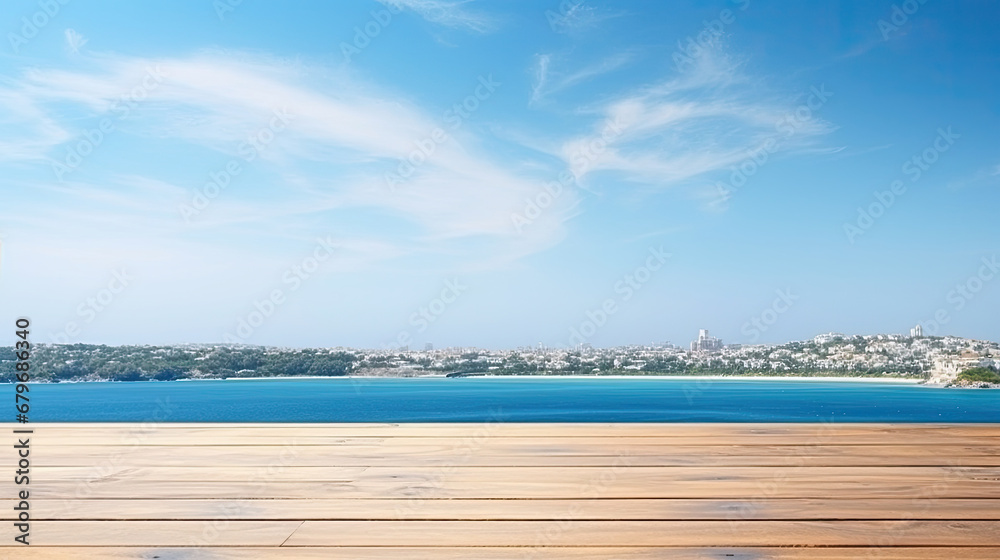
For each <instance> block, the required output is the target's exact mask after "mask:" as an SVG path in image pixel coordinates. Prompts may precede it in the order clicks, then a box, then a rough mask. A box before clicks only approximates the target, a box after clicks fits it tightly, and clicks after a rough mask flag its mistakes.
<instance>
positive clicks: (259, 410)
mask: <svg viewBox="0 0 1000 560" xmlns="http://www.w3.org/2000/svg"><path fill="white" fill-rule="evenodd" d="M11 400H13V399H11ZM30 419H31V421H32V422H153V421H156V422H481V421H507V422H820V421H837V422H997V421H1000V391H998V390H987V389H969V390H960V389H941V388H932V387H924V386H919V385H908V384H898V383H883V382H870V381H866V382H851V381H812V380H809V381H772V380H695V379H664V378H627V379H611V378H608V379H558V378H537V379H530V378H528V379H525V378H448V379H445V378H433V379H431V378H417V379H347V378H335V379H260V380H225V381H172V382H138V383H62V384H38V385H32V386H31V415H30Z"/></svg>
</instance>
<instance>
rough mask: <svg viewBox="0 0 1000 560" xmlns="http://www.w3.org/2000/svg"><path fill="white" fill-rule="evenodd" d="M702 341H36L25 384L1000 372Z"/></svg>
mask: <svg viewBox="0 0 1000 560" xmlns="http://www.w3.org/2000/svg"><path fill="white" fill-rule="evenodd" d="M699 336H701V335H699ZM701 338H704V340H701ZM701 338H700V339H699V343H698V348H692V349H685V348H681V347H678V346H675V345H671V344H669V343H663V344H650V345H634V346H621V347H614V348H592V347H589V346H584V345H580V347H579V348H546V347H544V346H539V347H537V348H528V347H523V348H517V349H510V350H484V349H478V348H444V349H437V350H435V349H433V348H432V347H430V346H429V345H428V347H427V348H425V349H424V350H409V349H407V348H395V349H392V348H387V349H378V350H373V349H355V348H345V347H333V348H329V347H327V348H276V347H266V346H251V345H243V344H181V345H166V346H149V345H132V346H107V345H95V344H39V345H36V346H34V347H33V348H32V362H31V372H32V373H31V381H32V382H35V383H46V382H49V383H80V382H84V383H85V382H105V381H112V382H138V381H180V380H207V379H220V380H221V379H337V378H348V379H354V380H364V379H373V378H443V377H456V378H457V377H489V378H491V379H500V378H511V379H530V378H536V379H546V378H561V379H591V378H593V379H638V378H648V379H678V380H784V381H867V382H883V383H903V384H920V383H925V384H927V385H928V386H949V387H960V388H994V387H996V386H997V385H998V380H1000V373H998V370H1000V345H998V344H997V343H995V342H990V341H978V340H972V339H964V338H960V337H925V336H904V335H865V336H861V335H854V336H846V335H839V334H836V333H830V334H826V335H820V336H817V337H815V338H814V339H812V340H807V341H798V342H789V343H785V344H780V345H740V344H732V345H724V344H722V343H721V341H718V340H717V339H713V338H709V337H707V336H705V337H701ZM701 346H705V348H704V349H702V348H701ZM16 361H17V358H16V353H15V352H14V349H13V348H12V347H0V383H4V382H13V381H14V380H15V379H17V377H18V372H17V371H16V369H15V363H16ZM969 371H974V372H976V373H975V375H974V376H973V377H963V376H966V374H967V373H968V372H969Z"/></svg>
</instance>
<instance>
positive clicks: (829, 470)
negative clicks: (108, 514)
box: [33, 456, 1000, 487]
mask: <svg viewBox="0 0 1000 560" xmlns="http://www.w3.org/2000/svg"><path fill="white" fill-rule="evenodd" d="M220 467H223V465H216V466H207V467H188V466H174V467H133V466H115V467H110V468H108V469H105V470H103V471H102V472H100V473H95V471H94V470H93V469H92V468H88V467H45V466H42V467H35V469H34V470H33V472H34V474H35V483H36V484H41V485H44V484H49V483H51V482H55V481H81V480H82V481H91V480H101V479H105V478H108V479H120V480H124V479H127V480H128V481H129V483H147V482H163V481H193V482H227V481H234V480H236V481H253V480H262V481H264V480H266V481H268V482H278V481H294V482H355V483H358V484H363V483H366V482H372V483H377V482H380V481H385V480H390V479H391V480H394V481H412V482H415V483H423V482H428V481H434V482H440V483H451V482H460V481H471V482H475V481H480V480H482V481H497V480H525V481H531V482H532V483H538V484H547V483H557V482H558V483H576V484H590V483H593V482H594V481H598V480H603V479H607V483H608V484H612V483H617V482H622V483H625V484H629V483H632V482H633V481H634V482H635V483H646V484H671V483H685V482H691V483H712V482H715V481H726V480H743V481H761V482H765V483H782V482H788V481H798V480H802V481H824V480H825V481H830V482H845V481H852V480H867V481H873V482H877V481H879V480H891V481H894V482H905V483H912V484H935V483H947V484H951V483H954V482H958V481H970V482H972V481H974V482H979V483H982V485H983V486H998V487H1000V467H966V466H961V467H957V466H955V467H953V466H934V467H812V468H808V469H806V468H802V467H799V466H793V467H703V466H696V467H692V466H676V467H637V466H632V465H631V464H630V463H629V458H628V457H627V456H622V457H620V458H619V461H618V463H617V464H616V465H614V466H611V467H583V466H562V467H537V466H517V467H468V466H463V465H461V464H459V463H458V462H456V463H454V464H452V465H446V466H441V467H410V466H408V467H326V466H323V467H295V466H286V465H283V464H280V463H276V464H275V465H273V466H272V467H271V468H267V467H245V466H229V465H226V466H225V468H220Z"/></svg>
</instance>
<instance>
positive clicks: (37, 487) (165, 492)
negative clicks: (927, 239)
mask: <svg viewBox="0 0 1000 560" xmlns="http://www.w3.org/2000/svg"><path fill="white" fill-rule="evenodd" d="M0 489H2V492H3V494H0V495H12V493H13V492H14V491H15V487H14V486H13V485H12V483H4V484H3V485H2V486H0ZM31 495H32V496H34V497H35V498H36V499H89V498H134V497H139V496H141V497H144V498H150V499H197V498H212V499H233V498H283V499H307V498H327V499H330V498H397V499H402V498H411V499H416V498H419V499H455V498H480V499H522V498H536V499H542V498H551V499H558V498H588V497H595V496H597V497H601V498H715V499H737V500H755V499H764V498H825V497H829V496H838V497H842V498H845V499H855V498H857V499H864V498H869V499H877V498H878V499H881V498H907V497H920V498H918V499H931V498H932V497H933V498H990V499H997V498H1000V484H998V483H997V482H992V481H970V480H960V481H954V482H943V481H941V480H937V481H933V480H927V481H923V482H919V483H918V482H914V481H912V480H911V481H904V482H900V481H897V480H895V479H893V477H891V476H888V477H886V478H885V479H882V480H868V479H849V480H844V481H829V480H793V481H785V482H780V483H773V484H771V483H769V482H768V481H760V480H752V479H751V480H715V481H711V482H701V483H695V482H685V481H673V482H670V481H667V482H664V481H659V482H658V479H657V478H656V477H644V478H638V477H628V478H626V477H620V478H618V479H616V480H614V481H611V482H609V483H607V484H601V483H599V482H593V483H592V482H591V481H587V482H585V483H581V482H579V481H555V482H552V481H545V482H537V481H533V480H530V479H525V478H520V477H515V478H514V479H511V480H459V481H447V482H446V483H442V482H437V481H434V480H397V481H393V480H388V481H375V482H357V481H353V482H287V481H266V480H258V481H230V482H189V481H184V482H181V481H164V482H151V483H136V482H134V481H130V480H128V479H122V480H112V479H102V480H96V481H47V482H45V483H44V484H33V485H32V489H31Z"/></svg>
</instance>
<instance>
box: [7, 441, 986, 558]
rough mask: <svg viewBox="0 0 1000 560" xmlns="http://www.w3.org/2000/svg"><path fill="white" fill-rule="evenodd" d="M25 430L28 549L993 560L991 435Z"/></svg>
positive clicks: (111, 554) (100, 553) (102, 554)
mask: <svg viewBox="0 0 1000 560" xmlns="http://www.w3.org/2000/svg"><path fill="white" fill-rule="evenodd" d="M8 426H10V425H8ZM11 427H12V426H11ZM17 427H18V428H20V427H22V426H17ZM32 428H35V429H37V430H38V431H37V432H36V433H35V434H32V436H31V437H32V455H31V457H32V486H31V491H32V499H33V502H32V514H33V523H32V539H33V542H34V544H35V545H36V547H32V548H31V551H32V553H33V554H45V553H47V552H49V551H51V552H53V553H54V554H58V553H73V554H72V555H70V556H66V557H72V558H86V556H80V555H79V554H75V553H76V552H78V550H77V549H75V548H72V547H74V546H84V545H85V546H87V547H93V548H87V549H86V551H84V552H85V553H90V552H94V553H96V554H97V556H95V557H99V558H111V559H124V558H130V557H135V558H143V560H148V559H149V558H152V557H155V556H159V557H162V558H169V556H164V555H163V554H164V551H166V554H176V555H178V556H179V557H189V556H191V555H192V554H200V552H195V551H208V550H211V551H212V554H213V558H217V559H226V558H240V556H238V555H239V554H245V553H246V554H245V555H244V557H245V558H265V559H266V558H309V557H310V556H309V555H311V554H315V557H317V558H334V559H336V558H352V559H353V558H359V559H364V558H371V559H372V560H375V559H381V558H400V557H415V558H424V557H427V558H437V557H442V558H448V557H449V555H450V557H451V558H455V559H457V558H483V559H485V558H494V559H497V558H505V557H511V558H513V557H515V556H516V557H518V558H535V557H537V558H546V557H550V558H561V557H564V558H637V559H638V558H683V557H685V556H684V555H685V554H687V555H689V556H690V557H692V558H713V559H719V558H741V557H742V558H745V559H750V558H753V559H754V560H761V559H766V558H790V559H792V558H828V559H833V558H845V559H846V558H852V559H853V558H858V557H859V556H863V555H864V554H865V553H868V554H875V555H877V556H879V557H883V558H897V559H898V558H914V559H916V558H940V557H947V558H956V559H960V558H996V557H1000V556H997V554H996V552H997V549H998V548H1000V536H998V535H1000V531H997V529H1000V519H998V518H1000V507H998V506H1000V425H997V424H989V425H920V424H917V425H887V424H838V425H817V424H796V425H786V424H725V425H720V424H683V425H666V424H640V425H629V424H592V425H587V424H583V425H581V424H495V423H494V424H416V425H414V424H407V425H385V424H365V425H354V424H333V425H329V424H311V425H306V426H299V425H274V424H261V425H254V426H247V425H226V426H214V425H205V424H201V425H198V424H188V425H173V424H172V425H160V426H154V427H153V429H152V430H149V429H146V430H145V431H143V432H141V433H139V432H136V431H135V429H136V428H137V427H136V426H125V425H109V424H92V425H85V426H76V425H51V426H44V425H43V426H38V425H34V426H32ZM49 428H51V431H47V430H48V429H49ZM147 428H148V427H147ZM675 428H676V429H675ZM108 442H116V443H117V445H108ZM4 461H6V462H4ZM4 464H7V465H11V466H12V463H10V458H9V457H0V466H2V465H4ZM15 489H16V487H15V485H14V484H13V481H12V480H6V481H4V480H0V492H2V493H0V507H2V508H3V511H0V519H2V520H3V521H4V522H7V523H10V522H11V520H12V519H13V513H14V510H13V504H14V501H12V500H10V497H11V496H13V494H14V490H15ZM8 542H9V541H8ZM39 544H41V545H42V547H41V548H38V547H37V546H38V545H39ZM49 545H51V546H53V547H55V548H49V549H46V548H45V547H46V546H49ZM279 545H283V546H279ZM536 545H543V546H544V548H535V547H534V546H536ZM707 545H711V547H710V548H698V547H705V546H707ZM109 546H110V547H112V548H110V549H109V548H101V547H109ZM178 546H185V547H194V548H184V549H173V550H178V551H179V552H176V553H171V552H169V550H171V549H170V548H169V547H178ZM779 546H780V547H805V548H775V547H779ZM871 546H878V547H879V548H877V549H866V548H864V547H871ZM59 547H66V548H59ZM142 547H147V548H142ZM148 547H154V548H148ZM163 547H167V548H163ZM250 547H270V548H250ZM299 547H303V548H299ZM352 547H361V548H352ZM413 547H420V548H413ZM489 547H502V548H489ZM508 547H509V548H508ZM525 547H528V548H525ZM609 547H611V548H609ZM616 547H617V548H616ZM816 547H819V548H816ZM845 547H847V548H845ZM921 547H930V548H921ZM943 547H956V548H947V549H946V548H943ZM976 547H980V548H976ZM982 547H987V548H982ZM13 550H16V551H17V552H18V554H19V555H18V556H17V557H18V558H21V557H22V556H21V555H20V553H21V551H22V550H23V548H21V547H17V548H7V547H2V546H0V557H4V555H5V554H6V553H7V552H8V551H13ZM39 551H40V552H39ZM251 551H252V552H251ZM432 551H433V552H432ZM598 551H599V552H598ZM723 551H726V552H723ZM298 552H301V553H302V555H296V553H298ZM429 552H432V553H431V554H430V555H428V553H429ZM595 552H596V553H597V554H596V555H594V554H592V553H595ZM216 553H219V555H215V554H216ZM967 553H968V554H967ZM231 554H236V555H237V556H229V555H231ZM272 554H276V555H278V556H273V555H272ZM512 554H513V555H514V556H511V555H512ZM538 554H542V555H541V556H539V555H538ZM545 554H548V555H549V556H545ZM977 554H978V555H979V556H977ZM129 555H132V556H129ZM143 555H147V556H143ZM505 555H506V556H505ZM727 555H728V556H727ZM39 557H40V558H45V556H39ZM191 557H196V556H191ZM49 558H52V557H51V556H50V557H49Z"/></svg>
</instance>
